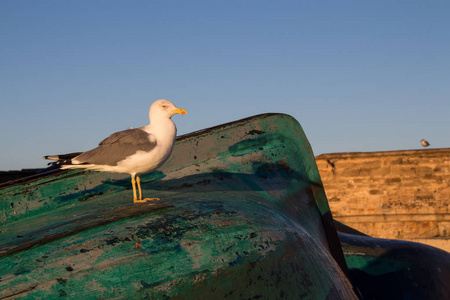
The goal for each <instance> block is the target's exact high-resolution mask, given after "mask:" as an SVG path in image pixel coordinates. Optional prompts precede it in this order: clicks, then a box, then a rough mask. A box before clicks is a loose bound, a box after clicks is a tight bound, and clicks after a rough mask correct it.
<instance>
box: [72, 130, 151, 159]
mask: <svg viewBox="0 0 450 300" xmlns="http://www.w3.org/2000/svg"><path fill="white" fill-rule="evenodd" d="M155 146H156V141H155V139H154V138H153V139H152V138H151V136H149V134H148V133H147V132H145V131H143V130H141V129H128V130H124V131H119V132H116V133H113V134H111V135H110V136H109V137H107V138H106V139H104V140H103V141H101V142H100V143H99V146H98V147H97V148H94V149H92V150H89V151H86V152H83V153H82V154H80V155H78V156H77V157H75V158H74V160H76V163H78V164H96V165H108V166H115V165H117V163H118V162H120V161H121V160H124V159H125V158H127V157H128V156H130V155H133V154H135V153H136V152H137V151H139V150H141V151H146V152H148V151H151V150H152V149H153V148H154V147H155Z"/></svg>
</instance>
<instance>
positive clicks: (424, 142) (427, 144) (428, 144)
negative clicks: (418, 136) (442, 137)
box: [420, 139, 430, 147]
mask: <svg viewBox="0 0 450 300" xmlns="http://www.w3.org/2000/svg"><path fill="white" fill-rule="evenodd" d="M420 142H421V143H422V146H424V147H428V146H430V143H428V142H427V141H426V140H424V139H422V140H421V141H420Z"/></svg>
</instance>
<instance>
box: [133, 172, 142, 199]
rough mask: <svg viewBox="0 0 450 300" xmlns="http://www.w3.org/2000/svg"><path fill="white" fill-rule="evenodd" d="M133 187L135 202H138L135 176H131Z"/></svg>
mask: <svg viewBox="0 0 450 300" xmlns="http://www.w3.org/2000/svg"><path fill="white" fill-rule="evenodd" d="M138 178H139V177H138ZM131 185H132V186H133V202H137V197H136V180H135V179H134V176H131ZM140 190H141V187H140V186H139V191H140Z"/></svg>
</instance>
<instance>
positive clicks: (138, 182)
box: [133, 176, 159, 203]
mask: <svg viewBox="0 0 450 300" xmlns="http://www.w3.org/2000/svg"><path fill="white" fill-rule="evenodd" d="M136 183H137V186H138V190H139V200H138V199H137V198H136V188H135V187H134V185H133V193H134V202H135V203H136V202H147V201H152V200H159V198H142V189H141V178H139V176H136Z"/></svg>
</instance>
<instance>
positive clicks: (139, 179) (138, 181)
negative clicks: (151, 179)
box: [136, 176, 142, 200]
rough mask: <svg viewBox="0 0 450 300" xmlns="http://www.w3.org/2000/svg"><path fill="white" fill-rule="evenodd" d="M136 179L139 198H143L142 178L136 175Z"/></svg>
mask: <svg viewBox="0 0 450 300" xmlns="http://www.w3.org/2000/svg"><path fill="white" fill-rule="evenodd" d="M136 180H137V185H138V188H139V200H142V190H141V178H139V176H136Z"/></svg>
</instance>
